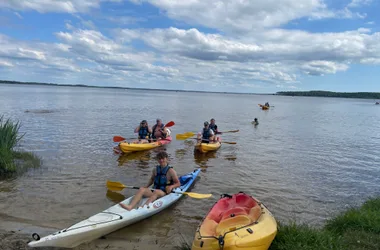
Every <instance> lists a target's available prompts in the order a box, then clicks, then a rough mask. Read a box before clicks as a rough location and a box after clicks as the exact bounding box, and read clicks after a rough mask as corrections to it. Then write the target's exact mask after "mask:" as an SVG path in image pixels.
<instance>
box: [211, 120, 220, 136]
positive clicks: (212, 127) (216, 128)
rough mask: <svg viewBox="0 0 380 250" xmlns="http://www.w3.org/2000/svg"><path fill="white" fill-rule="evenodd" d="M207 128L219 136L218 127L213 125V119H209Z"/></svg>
mask: <svg viewBox="0 0 380 250" xmlns="http://www.w3.org/2000/svg"><path fill="white" fill-rule="evenodd" d="M209 126H210V128H211V129H212V131H214V133H215V134H220V133H219V132H218V126H217V125H216V124H215V119H214V118H211V120H210V125H209Z"/></svg>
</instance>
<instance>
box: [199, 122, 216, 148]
mask: <svg viewBox="0 0 380 250" xmlns="http://www.w3.org/2000/svg"><path fill="white" fill-rule="evenodd" d="M203 125H204V128H203V129H202V132H199V133H198V136H197V137H198V141H199V140H202V143H215V141H216V140H215V139H216V138H215V133H214V131H213V130H212V129H211V128H210V124H209V123H208V121H205V122H204V124H203Z"/></svg>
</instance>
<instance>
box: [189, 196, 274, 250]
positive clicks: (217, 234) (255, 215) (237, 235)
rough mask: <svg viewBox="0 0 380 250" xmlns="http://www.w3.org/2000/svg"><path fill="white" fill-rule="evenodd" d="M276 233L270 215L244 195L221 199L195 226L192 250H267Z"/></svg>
mask: <svg viewBox="0 0 380 250" xmlns="http://www.w3.org/2000/svg"><path fill="white" fill-rule="evenodd" d="M276 234H277V223H276V220H275V219H274V217H273V215H272V214H271V212H270V211H269V210H268V209H267V208H266V207H265V206H264V204H262V203H261V202H259V201H258V200H256V199H255V198H253V197H251V196H249V195H246V194H245V193H238V194H234V195H232V196H229V197H223V198H221V199H220V200H219V201H218V202H217V203H215V205H214V206H213V207H212V208H211V210H210V211H209V213H208V214H207V216H206V217H205V218H204V219H203V220H202V223H201V224H200V226H199V227H198V229H197V231H196V233H195V237H194V241H193V244H192V250H214V249H215V250H217V249H221V248H220V247H221V245H220V242H221V240H222V242H223V244H224V246H223V249H224V250H235V249H236V250H237V249H239V250H241V249H247V250H248V249H250V250H267V249H268V248H269V246H270V245H271V243H272V241H273V240H274V238H275V236H276Z"/></svg>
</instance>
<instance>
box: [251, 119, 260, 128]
mask: <svg viewBox="0 0 380 250" xmlns="http://www.w3.org/2000/svg"><path fill="white" fill-rule="evenodd" d="M252 124H253V125H255V126H256V125H259V120H257V118H255V119H254V120H253V121H252Z"/></svg>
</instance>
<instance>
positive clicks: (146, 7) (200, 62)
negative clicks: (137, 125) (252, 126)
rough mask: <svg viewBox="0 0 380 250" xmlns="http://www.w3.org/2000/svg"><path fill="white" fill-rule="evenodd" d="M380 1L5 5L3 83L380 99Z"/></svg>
mask: <svg viewBox="0 0 380 250" xmlns="http://www.w3.org/2000/svg"><path fill="white" fill-rule="evenodd" d="M379 11H380V0H265V1H263V0H229V1H227V0H0V80H14V81H37V82H48V83H58V84H86V85H94V86H119V87H134V88H154V89H178V90H199V91H222V92H241V93H245V92H246V93H275V92H278V91H303V90H329V91H341V92H355V91H372V92H380V67H379V66H380V26H379V25H380V15H379V14H378V13H379Z"/></svg>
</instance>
